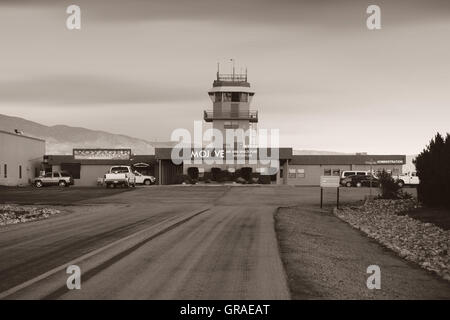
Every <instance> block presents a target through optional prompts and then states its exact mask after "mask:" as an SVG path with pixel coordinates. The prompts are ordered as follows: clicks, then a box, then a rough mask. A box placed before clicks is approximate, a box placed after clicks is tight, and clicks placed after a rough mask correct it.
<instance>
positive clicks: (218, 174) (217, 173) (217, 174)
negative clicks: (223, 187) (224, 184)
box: [211, 168, 223, 181]
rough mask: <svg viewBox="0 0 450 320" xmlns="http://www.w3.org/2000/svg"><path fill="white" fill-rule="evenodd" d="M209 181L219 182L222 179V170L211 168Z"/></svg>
mask: <svg viewBox="0 0 450 320" xmlns="http://www.w3.org/2000/svg"><path fill="white" fill-rule="evenodd" d="M211 176H212V177H211V180H213V181H221V180H222V179H223V178H222V176H223V173H222V169H220V168H211Z"/></svg>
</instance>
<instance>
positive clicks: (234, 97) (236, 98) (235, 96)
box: [231, 92, 241, 102]
mask: <svg viewBox="0 0 450 320" xmlns="http://www.w3.org/2000/svg"><path fill="white" fill-rule="evenodd" d="M240 95H241V93H240V92H232V93H231V102H239V101H240V98H241V97H240Z"/></svg>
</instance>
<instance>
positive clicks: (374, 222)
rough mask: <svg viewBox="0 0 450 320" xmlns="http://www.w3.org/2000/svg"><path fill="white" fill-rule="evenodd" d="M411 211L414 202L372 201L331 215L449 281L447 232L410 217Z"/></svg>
mask: <svg viewBox="0 0 450 320" xmlns="http://www.w3.org/2000/svg"><path fill="white" fill-rule="evenodd" d="M413 209H417V203H416V201H415V200H413V199H410V200H375V201H372V202H367V203H365V204H364V205H361V206H346V207H342V208H341V209H339V210H334V213H335V215H336V216H337V217H339V218H340V219H342V220H344V221H346V222H348V223H349V224H350V225H352V226H353V227H355V228H356V229H359V230H361V231H362V232H364V233H365V234H367V235H368V236H369V237H370V238H373V239H375V240H377V241H378V242H380V243H381V244H383V245H384V246H386V247H387V248H389V249H391V250H393V251H394V252H396V253H397V254H398V255H399V256H400V257H402V258H404V259H406V260H408V261H412V262H414V263H417V264H418V265H420V266H421V267H422V268H424V269H427V270H429V271H432V272H434V273H436V274H438V275H439V276H441V277H442V278H444V279H446V280H449V281H450V252H449V249H450V230H443V229H441V228H439V227H438V226H436V225H434V224H432V223H426V222H422V221H420V220H417V219H414V218H411V217H409V216H408V215H407V212H408V211H410V210H413Z"/></svg>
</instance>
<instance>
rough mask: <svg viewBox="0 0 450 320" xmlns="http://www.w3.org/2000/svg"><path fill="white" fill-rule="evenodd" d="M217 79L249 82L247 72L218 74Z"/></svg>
mask: <svg viewBox="0 0 450 320" xmlns="http://www.w3.org/2000/svg"><path fill="white" fill-rule="evenodd" d="M217 80H218V81H232V82H247V75H246V74H237V73H235V74H233V73H230V74H223V73H221V74H217Z"/></svg>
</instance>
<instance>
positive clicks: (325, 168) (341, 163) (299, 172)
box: [287, 154, 406, 186]
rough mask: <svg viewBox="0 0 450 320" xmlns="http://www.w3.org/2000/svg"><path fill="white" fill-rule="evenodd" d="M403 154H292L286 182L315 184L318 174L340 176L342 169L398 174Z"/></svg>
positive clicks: (316, 183) (317, 180)
mask: <svg viewBox="0 0 450 320" xmlns="http://www.w3.org/2000/svg"><path fill="white" fill-rule="evenodd" d="M405 163H406V156H405V155H367V154H361V155H359V154H357V155H294V156H293V157H292V160H291V161H290V163H289V169H288V176H287V180H288V182H287V183H288V184H290V185H304V186H316V185H318V184H319V180H320V176H340V175H341V173H342V172H343V171H369V170H373V171H374V172H379V171H382V170H385V171H387V172H388V173H391V174H392V175H399V174H401V173H402V167H403V165H404V164H405Z"/></svg>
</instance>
